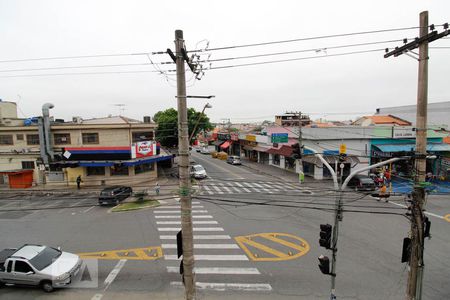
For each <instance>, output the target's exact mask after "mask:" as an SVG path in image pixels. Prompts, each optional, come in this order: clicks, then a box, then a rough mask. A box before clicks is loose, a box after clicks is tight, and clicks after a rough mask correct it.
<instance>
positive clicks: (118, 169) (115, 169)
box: [111, 165, 128, 176]
mask: <svg viewBox="0 0 450 300" xmlns="http://www.w3.org/2000/svg"><path fill="white" fill-rule="evenodd" d="M120 175H128V167H127V166H121V165H114V166H112V167H111V176H120Z"/></svg>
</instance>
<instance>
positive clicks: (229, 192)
mask: <svg viewBox="0 0 450 300" xmlns="http://www.w3.org/2000/svg"><path fill="white" fill-rule="evenodd" d="M223 189H224V190H225V191H227V193H228V194H231V193H232V192H231V190H230V188H229V187H226V186H223Z"/></svg>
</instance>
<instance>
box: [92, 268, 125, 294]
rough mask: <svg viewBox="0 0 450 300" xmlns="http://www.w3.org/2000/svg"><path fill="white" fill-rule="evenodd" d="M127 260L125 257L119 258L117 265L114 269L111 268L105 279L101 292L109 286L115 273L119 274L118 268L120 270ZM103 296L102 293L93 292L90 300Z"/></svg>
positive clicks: (115, 275) (114, 277)
mask: <svg viewBox="0 0 450 300" xmlns="http://www.w3.org/2000/svg"><path fill="white" fill-rule="evenodd" d="M126 262H127V260H126V259H121V260H120V261H119V262H118V263H117V265H116V266H115V267H114V269H112V270H111V272H110V273H109V275H108V276H107V277H106V279H105V282H104V284H105V288H104V289H103V293H104V292H106V290H107V289H108V288H109V286H110V285H111V283H112V282H113V281H114V279H116V277H117V275H118V274H119V272H120V270H122V268H123V266H124V265H125V263H126ZM102 298H103V294H100V293H99V294H95V295H94V297H92V298H91V300H100V299H102Z"/></svg>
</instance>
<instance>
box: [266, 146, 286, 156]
mask: <svg viewBox="0 0 450 300" xmlns="http://www.w3.org/2000/svg"><path fill="white" fill-rule="evenodd" d="M267 152H269V153H270V154H279V155H283V156H285V157H290V156H291V155H292V148H291V147H290V146H285V145H283V146H281V147H280V148H271V149H269V150H268V151H267Z"/></svg>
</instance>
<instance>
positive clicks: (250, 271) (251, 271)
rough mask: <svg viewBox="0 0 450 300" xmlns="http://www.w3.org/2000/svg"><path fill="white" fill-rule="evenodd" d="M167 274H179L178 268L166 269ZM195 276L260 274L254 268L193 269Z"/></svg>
mask: <svg viewBox="0 0 450 300" xmlns="http://www.w3.org/2000/svg"><path fill="white" fill-rule="evenodd" d="M167 272H168V273H178V272H180V267H167ZM194 272H195V274H222V275H258V274H261V273H260V272H259V271H258V269H256V268H228V267H224V268H216V267H212V268H194Z"/></svg>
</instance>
